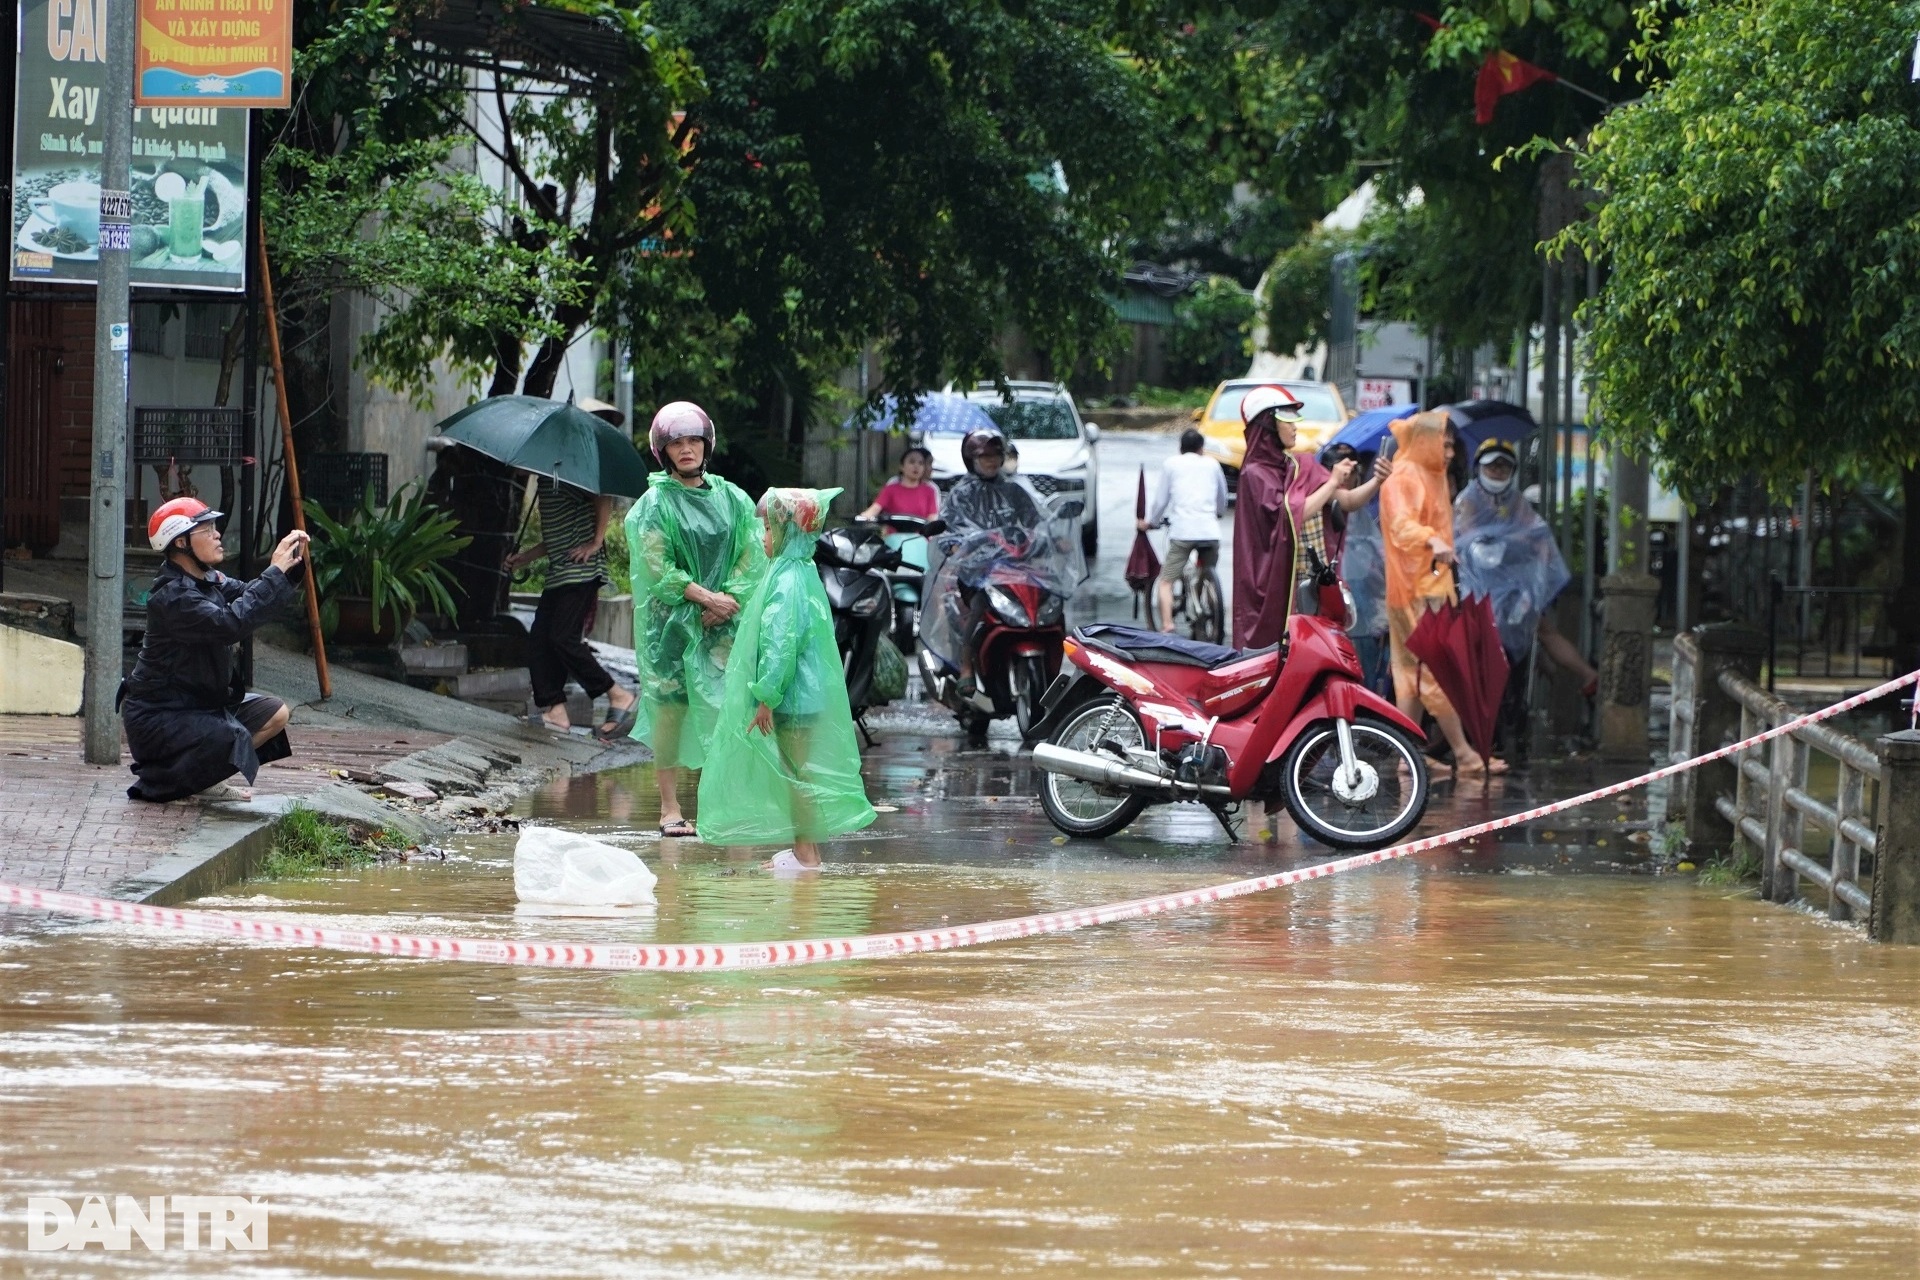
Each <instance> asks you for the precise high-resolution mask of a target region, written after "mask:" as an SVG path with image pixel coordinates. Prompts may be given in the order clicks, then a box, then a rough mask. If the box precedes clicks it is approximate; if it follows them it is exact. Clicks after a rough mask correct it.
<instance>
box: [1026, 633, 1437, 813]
mask: <svg viewBox="0 0 1920 1280" xmlns="http://www.w3.org/2000/svg"><path fill="white" fill-rule="evenodd" d="M1064 649H1065V659H1066V661H1065V664H1064V665H1063V666H1062V668H1061V674H1060V677H1059V678H1058V679H1057V680H1055V681H1054V682H1053V684H1052V685H1051V686H1050V687H1049V688H1048V690H1047V694H1046V697H1045V699H1044V700H1043V701H1042V703H1041V718H1040V721H1039V722H1038V723H1037V724H1036V725H1035V726H1034V737H1036V738H1039V739H1042V741H1040V742H1039V744H1038V745H1037V746H1035V747H1034V749H1033V762H1034V763H1035V764H1036V765H1038V766H1039V767H1040V768H1041V769H1042V770H1043V771H1044V773H1043V777H1042V781H1041V787H1040V802H1041V805H1042V806H1043V807H1044V808H1045V809H1046V811H1047V817H1048V818H1049V819H1051V820H1052V822H1053V825H1054V826H1056V827H1058V828H1060V830H1062V831H1064V832H1066V833H1067V834H1068V835H1070V836H1085V837H1088V838H1091V839H1103V838H1105V837H1107V836H1110V835H1112V834H1114V833H1115V832H1116V831H1119V830H1120V829H1121V828H1123V827H1125V826H1126V825H1127V824H1128V823H1130V822H1132V821H1133V820H1134V819H1135V818H1137V817H1139V816H1140V812H1141V811H1142V810H1143V809H1145V808H1146V807H1147V806H1148V805H1150V804H1163V803H1173V802H1183V801H1184V802H1197V803H1199V804H1203V805H1205V806H1206V807H1207V808H1209V809H1211V810H1212V811H1213V813H1214V814H1215V816H1216V817H1218V818H1219V819H1220V823H1221V825H1222V826H1224V827H1225V828H1226V830H1227V835H1228V836H1229V838H1234V837H1235V833H1234V829H1233V822H1232V818H1233V815H1234V813H1235V812H1236V811H1237V808H1238V805H1239V802H1240V801H1243V800H1248V799H1258V800H1261V801H1262V802H1263V803H1265V804H1267V806H1268V807H1269V808H1271V807H1272V801H1273V799H1274V798H1275V797H1278V798H1279V799H1280V800H1281V801H1282V802H1283V803H1284V804H1285V805H1286V807H1287V811H1288V812H1289V813H1290V814H1292V815H1293V820H1294V821H1295V822H1297V823H1298V824H1299V825H1300V828H1301V830H1303V831H1305V832H1306V833H1307V834H1308V835H1310V836H1312V837H1313V838H1314V839H1316V840H1319V841H1321V842H1322V843H1325V844H1329V845H1333V846H1335V847H1338V848H1346V849H1377V848H1382V847H1384V846H1386V845H1390V844H1393V843H1394V842H1396V841H1398V840H1399V839H1401V838H1402V837H1403V836H1405V835H1406V834H1407V832H1409V831H1411V830H1412V829H1413V827H1414V824H1415V823H1417V822H1419V821H1420V815H1421V814H1422V813H1423V812H1424V811H1425V810H1426V807H1427V787H1428V781H1427V766H1426V757H1425V756H1424V754H1423V753H1422V751H1421V748H1420V746H1419V743H1420V742H1421V741H1422V737H1421V733H1420V728H1419V726H1418V725H1416V724H1414V722H1413V721H1411V720H1409V719H1408V718H1407V717H1406V716H1404V715H1402V714H1401V713H1400V710H1399V708H1397V707H1395V706H1394V705H1393V704H1392V703H1390V702H1388V701H1386V700H1385V699H1384V698H1381V697H1380V696H1379V695H1378V694H1375V693H1373V692H1372V691H1371V690H1369V689H1368V688H1366V686H1365V685H1364V684H1362V683H1361V671H1360V659H1359V656H1358V655H1357V654H1355V652H1354V649H1353V643H1352V641H1350V640H1348V639H1347V636H1346V633H1345V632H1343V631H1341V630H1340V629H1339V628H1337V627H1335V626H1334V625H1332V624H1331V623H1330V622H1328V621H1327V620H1326V619H1324V618H1318V617H1313V616H1311V615H1302V614H1295V615H1294V616H1293V617H1292V618H1290V619H1289V620H1288V623H1287V638H1286V641H1285V643H1284V644H1281V645H1275V646H1272V647H1269V648H1266V649H1253V650H1246V651H1242V650H1237V649H1229V648H1225V647H1223V646H1221V645H1211V644H1204V643H1201V642H1199V641H1194V640H1188V639H1185V638H1184V637H1180V636H1173V635H1165V634H1162V633H1161V632H1157V631H1143V630H1140V629H1139V628H1136V627H1123V626H1117V625H1114V624H1111V623H1097V624H1094V625H1092V626H1086V627H1080V628H1076V629H1075V630H1074V632H1073V634H1072V635H1070V636H1069V637H1068V638H1067V640H1066V643H1065V646H1064Z"/></svg>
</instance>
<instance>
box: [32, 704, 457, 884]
mask: <svg viewBox="0 0 1920 1280" xmlns="http://www.w3.org/2000/svg"><path fill="white" fill-rule="evenodd" d="M292 732H293V735H294V756H293V758H292V759H290V760H284V761H280V762H277V763H275V764H271V765H268V766H266V767H265V768H263V769H261V771H260V777H259V780H258V782H257V783H256V787H257V789H258V790H259V791H260V792H261V793H262V794H269V795H306V794H310V793H312V792H314V791H317V790H318V789H319V788H321V787H323V786H326V785H327V784H329V783H331V782H334V781H336V779H335V778H334V776H333V773H332V771H333V770H335V769H347V768H356V769H372V768H374V767H376V766H377V765H379V764H381V763H384V762H385V761H388V760H392V759H395V758H397V757H399V756H404V755H407V754H409V753H411V752H414V751H418V750H420V749H422V748H423V747H430V746H435V745H438V744H439V743H442V742H445V741H447V740H448V735H446V734H443V733H430V732H427V731H425V730H415V729H405V730H395V729H393V728H389V727H383V726H369V727H367V728H364V729H361V728H335V727H331V726H329V727H320V726H303V725H300V724H297V723H296V724H295V726H294V728H293V731H292ZM80 741H81V722H80V721H79V720H78V719H69V718H65V717H57V716H0V880H6V881H11V882H13V883H15V884H30V885H34V886H36V887H39V888H45V889H63V890H66V891H68V892H71V893H102V892H105V891H107V890H109V889H111V888H112V887H113V886H114V885H116V884H118V883H120V882H121V881H123V880H126V879H128V878H129V877H132V876H135V875H137V874H139V873H140V872H142V871H144V870H145V869H146V868H147V867H149V866H151V865H152V864H154V863H155V862H158V861H160V860H161V859H162V858H164V857H167V856H169V855H171V854H172V853H174V852H175V851H176V850H178V849H179V848H180V847H181V846H182V845H183V844H186V843H188V842H189V841H191V840H192V839H193V838H194V837H195V836H196V835H197V834H198V833H199V832H200V830H201V828H202V826H203V824H204V823H205V822H206V821H207V820H208V807H207V806H206V805H204V804H202V803H201V802H199V801H194V800H185V801H177V802H175V803H173V804H145V803H142V802H140V801H136V800H129V799H128V798H127V786H128V785H129V784H130V783H131V782H132V781H133V775H132V774H131V773H130V772H128V770H127V766H126V761H125V753H124V748H123V749H122V760H121V763H120V764H118V765H90V764H87V763H86V762H85V761H84V760H83V759H82V757H81V748H80Z"/></svg>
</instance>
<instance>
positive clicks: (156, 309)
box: [131, 302, 167, 356]
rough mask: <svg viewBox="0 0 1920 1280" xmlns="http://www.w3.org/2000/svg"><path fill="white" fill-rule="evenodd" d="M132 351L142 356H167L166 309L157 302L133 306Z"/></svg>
mask: <svg viewBox="0 0 1920 1280" xmlns="http://www.w3.org/2000/svg"><path fill="white" fill-rule="evenodd" d="M131 319H132V320H133V349H134V350H135V351H138V352H141V353H142V354H144V355H150V356H163V355H165V354H167V308H165V307H164V306H162V305H161V304H159V303H157V302H136V303H134V304H133V315H132V317H131Z"/></svg>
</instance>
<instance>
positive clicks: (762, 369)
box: [636, 0, 1162, 418]
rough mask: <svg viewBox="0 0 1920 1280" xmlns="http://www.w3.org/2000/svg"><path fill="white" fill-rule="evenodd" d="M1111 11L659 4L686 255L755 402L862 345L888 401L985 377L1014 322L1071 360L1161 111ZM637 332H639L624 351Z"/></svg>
mask: <svg viewBox="0 0 1920 1280" xmlns="http://www.w3.org/2000/svg"><path fill="white" fill-rule="evenodd" d="M1125 14H1126V6H1125V5H1123V4H1111V5H1109V4H1102V3H1098V2H1097V0H1042V2H1040V3H1021V4H1014V3H981V4H973V5H953V4H948V3H944V2H942V0H866V2H863V3H856V2H853V0H784V2H782V0H662V3H660V4H659V6H658V7H657V8H656V10H655V15H656V19H657V21H659V22H660V24H661V25H662V27H663V28H665V29H666V30H668V31H670V32H671V33H672V35H673V37H674V38H675V39H676V40H678V41H681V42H682V43H684V44H685V46H686V47H687V48H688V49H689V50H690V51H691V53H692V56H693V58H694V60H695V62H696V63H697V64H698V65H699V67H700V68H701V71H702V74H703V75H704V77H705V81H706V85H707V95H706V96H705V97H704V98H703V99H701V100H700V101H699V102H698V103H695V104H694V105H693V106H692V108H691V109H690V113H689V117H688V119H689V121H690V122H691V124H692V126H693V139H694V141H693V150H692V168H691V172H690V174H689V176H688V178H687V192H688V194H689V196H690V199H691V202H692V206H693V208H694V209H695V210H696V211H697V219H698V225H697V229H696V230H695V232H694V234H693V236H692V238H691V251H692V262H693V266H694V269H695V271H696V272H697V273H698V276H699V279H700V284H701V287H702V290H703V296H704V300H705V303H706V306H707V308H708V309H709V311H710V313H711V314H712V316H714V317H716V318H717V319H716V322H715V323H716V325H718V326H721V327H722V328H723V329H724V332H725V333H726V335H727V337H728V343H727V349H728V350H729V351H730V353H731V358H732V359H733V360H734V361H735V362H736V363H735V368H736V369H737V371H738V373H739V375H740V378H741V380H742V381H744V382H745V383H746V384H747V385H748V386H750V387H752V388H753V390H754V393H755V402H756V406H757V407H758V409H759V410H761V411H762V412H764V413H767V414H768V415H769V416H772V417H776V418H777V417H778V416H779V415H778V413H777V408H778V406H779V404H780V403H781V402H782V401H783V400H784V399H787V398H791V399H793V400H795V401H800V402H804V401H805V400H807V399H808V398H810V397H811V396H812V395H813V394H814V393H815V391H816V390H817V389H818V388H819V387H820V386H821V385H823V384H824V383H825V382H826V381H827V379H828V378H829V377H830V375H831V373H832V372H833V371H835V370H837V369H840V368H843V367H845V365H846V364H847V363H849V362H850V359H851V357H852V355H853V353H854V352H855V351H857V350H858V349H859V347H860V346H861V345H862V344H863V343H865V342H868V341H872V342H874V343H875V344H876V345H877V347H878V349H879V352H880V356H881V361H882V364H883V378H882V380H883V381H884V383H885V384H886V385H888V386H889V387H891V388H895V389H900V390H905V391H913V390H916V389H923V388H928V387H937V386H939V385H941V384H942V383H943V382H945V381H946V380H948V379H949V378H958V379H969V378H973V377H991V376H994V375H995V374H997V373H998V372H999V371H1000V368H1001V355H1000V349H999V342H1000V339H1001V336H1002V334H1003V333H1004V332H1005V330H1006V328H1007V326H1008V325H1009V324H1012V325H1017V326H1018V327H1019V328H1020V329H1021V330H1022V331H1023V332H1024V333H1025V334H1026V335H1027V337H1028V338H1029V339H1030V340H1031V341H1032V342H1033V343H1034V344H1035V345H1036V346H1038V347H1039V348H1041V349H1042V350H1044V351H1046V352H1047V353H1049V354H1050V355H1051V356H1052V357H1053V358H1054V360H1055V362H1056V365H1057V367H1069V366H1071V364H1072V362H1073V360H1074V359H1075V357H1076V356H1078V355H1079V354H1080V353H1081V352H1082V351H1085V350H1088V349H1089V348H1091V347H1093V346H1095V345H1097V343H1098V342H1099V341H1100V340H1101V338H1102V337H1103V336H1104V335H1105V334H1106V332H1107V331H1108V330H1109V329H1110V328H1111V327H1112V325H1113V323H1114V322H1113V318H1112V313H1111V309H1110V307H1109V305H1108V303H1107V302H1106V300H1105V295H1106V292H1107V291H1108V290H1109V289H1110V288H1111V286H1112V285H1113V284H1114V283H1116V278H1117V276H1118V268H1119V267H1120V266H1121V265H1123V264H1122V263H1121V262H1120V261H1119V258H1118V254H1117V252H1116V247H1117V246H1119V245H1121V244H1123V243H1125V240H1126V239H1127V238H1128V236H1129V234H1130V232H1131V228H1132V226H1133V225H1134V223H1135V222H1136V221H1137V220H1139V213H1138V211H1139V210H1140V209H1141V208H1143V207H1145V208H1149V209H1154V210H1156V211H1157V209H1158V207H1159V206H1158V204H1157V201H1158V199H1159V194H1160V191H1161V186H1160V181H1161V180H1160V174H1161V172H1162V167H1161V165H1160V162H1159V160H1158V157H1159V156H1160V154H1161V148H1160V145H1159V141H1158V139H1159V136H1160V132H1161V129H1160V126H1161V123H1162V122H1161V120H1160V118H1159V117H1158V116H1157V114H1156V112H1155V107H1154V103H1153V101H1152V99H1151V97H1150V96H1149V95H1148V94H1147V93H1146V91H1145V88H1144V85H1143V83H1142V81H1141V78H1140V76H1139V75H1138V73H1137V72H1136V71H1135V70H1134V69H1133V68H1132V67H1131V66H1130V65H1129V64H1128V63H1126V62H1124V61H1122V60H1119V59H1116V58H1115V57H1114V56H1113V55H1112V50H1111V48H1110V45H1109V39H1110V38H1111V37H1112V36H1113V35H1114V34H1115V33H1117V32H1118V31H1119V30H1121V23H1122V19H1123V17H1124V16H1125ZM637 349H638V343H637V342H636V350H637Z"/></svg>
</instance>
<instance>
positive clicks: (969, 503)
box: [920, 476, 1087, 668]
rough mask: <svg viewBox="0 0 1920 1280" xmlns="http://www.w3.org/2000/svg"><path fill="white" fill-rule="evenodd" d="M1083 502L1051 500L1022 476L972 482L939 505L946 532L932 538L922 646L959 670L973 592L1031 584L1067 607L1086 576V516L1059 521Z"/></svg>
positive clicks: (1077, 498)
mask: <svg viewBox="0 0 1920 1280" xmlns="http://www.w3.org/2000/svg"><path fill="white" fill-rule="evenodd" d="M1080 501H1081V497H1080V495H1062V496H1061V497H1060V498H1057V499H1054V500H1052V501H1049V500H1048V499H1046V498H1043V497H1041V496H1040V494H1039V493H1038V492H1037V491H1036V490H1034V488H1033V487H1032V486H1031V485H1029V484H1027V483H1026V481H1025V480H1024V479H1022V478H1021V477H1019V476H1013V477H1010V478H1002V479H998V480H991V481H988V480H981V479H978V478H976V477H968V478H966V479H963V480H961V481H959V482H958V483H956V484H955V485H954V486H953V489H952V491H951V492H950V493H948V494H947V496H946V499H945V500H944V501H943V502H942V503H941V504H940V516H941V518H942V519H943V520H945V521H946V522H947V531H946V532H945V533H943V534H941V535H939V536H938V537H935V538H933V539H930V541H931V543H932V547H931V553H930V561H931V563H930V565H929V568H928V573H927V584H928V585H927V591H926V594H925V596H924V599H923V603H922V605H921V613H920V643H921V644H922V645H924V646H925V647H926V648H927V650H928V651H929V652H931V653H932V654H933V655H934V656H935V657H938V658H940V659H942V660H943V661H944V662H945V663H946V664H947V665H948V666H950V667H954V668H958V667H959V665H960V641H961V635H960V630H961V627H962V626H963V625H964V623H965V621H966V612H967V607H966V602H965V599H964V598H963V595H962V591H961V588H963V587H964V588H966V589H967V590H968V591H975V590H984V589H985V588H987V587H991V586H999V585H1007V584H1014V583H1030V584H1032V585H1033V586H1036V587H1039V588H1040V589H1041V590H1042V591H1045V592H1047V593H1048V594H1049V595H1055V596H1059V597H1060V599H1061V600H1062V601H1063V602H1064V601H1065V600H1067V599H1070V598H1071V597H1072V595H1073V592H1074V588H1076V587H1078V586H1079V585H1080V581H1081V579H1083V578H1085V577H1086V576H1087V567H1086V560H1085V558H1084V557H1083V556H1082V554H1081V551H1080V516H1078V515H1074V516H1061V515H1058V514H1056V511H1057V509H1058V508H1059V507H1062V506H1065V505H1066V504H1067V503H1068V502H1074V503H1078V502H1080Z"/></svg>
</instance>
